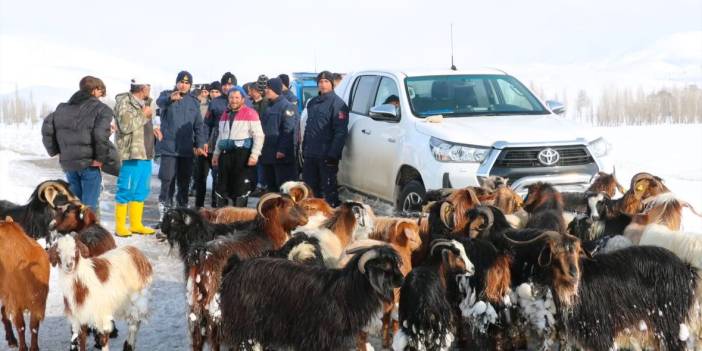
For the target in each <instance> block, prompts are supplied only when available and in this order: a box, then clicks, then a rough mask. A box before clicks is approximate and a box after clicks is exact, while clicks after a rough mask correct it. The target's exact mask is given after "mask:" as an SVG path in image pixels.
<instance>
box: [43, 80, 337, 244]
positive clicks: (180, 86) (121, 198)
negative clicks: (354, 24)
mask: <svg viewBox="0 0 702 351" xmlns="http://www.w3.org/2000/svg"><path fill="white" fill-rule="evenodd" d="M336 82H338V75H336V76H335V74H332V73H331V72H329V71H323V72H321V73H319V74H318V76H317V85H318V89H319V94H318V96H316V97H314V98H312V99H311V100H310V101H309V102H308V103H307V106H306V108H307V116H308V118H307V121H306V127H305V130H304V133H301V130H300V117H299V115H298V108H297V98H296V97H295V95H294V94H293V92H292V91H291V90H290V89H289V87H290V78H289V77H288V75H286V74H281V75H279V76H277V77H274V78H270V79H269V78H268V77H267V76H265V75H260V76H259V77H258V79H257V80H256V81H255V82H251V83H247V84H244V85H243V86H239V85H238V84H237V79H236V76H234V75H233V74H232V73H230V72H226V73H225V74H224V75H223V76H222V78H221V79H220V81H215V82H212V83H211V84H204V85H202V86H200V87H199V88H198V89H192V87H193V76H192V74H190V73H189V72H187V71H181V72H179V73H178V75H177V77H176V83H175V87H174V89H172V90H166V91H163V92H161V93H160V94H159V96H158V98H157V99H156V105H157V107H158V109H157V110H156V111H154V109H153V107H152V104H153V100H152V98H151V85H150V84H149V83H146V82H143V81H140V80H138V79H132V80H131V84H130V86H129V91H127V92H124V93H121V94H118V95H117V96H116V98H115V101H116V103H115V106H114V109H112V108H110V107H109V106H107V105H106V104H104V103H103V102H102V101H101V100H100V99H101V98H103V97H104V96H105V95H106V94H107V91H106V87H105V84H104V83H103V81H102V80H100V79H99V78H96V77H92V76H86V77H84V78H83V79H81V81H80V83H79V90H78V91H77V92H76V93H75V94H74V95H73V96H72V97H71V98H70V99H69V100H68V102H66V103H62V104H59V106H58V107H57V108H56V110H55V111H54V112H53V113H51V114H50V115H49V116H47V117H46V118H45V120H44V124H43V126H42V136H43V142H44V146H45V148H46V150H47V152H48V153H49V155H50V156H54V155H59V161H60V164H61V167H62V168H63V170H64V173H65V174H66V178H67V180H68V182H69V184H70V188H71V191H72V192H74V193H75V194H76V195H77V196H78V197H79V198H80V199H81V201H82V202H83V203H84V204H86V205H87V206H89V207H90V208H91V209H92V210H93V211H95V212H96V213H99V206H98V205H99V194H100V192H101V189H102V188H101V184H102V174H101V172H102V171H104V172H106V173H109V174H112V175H116V176H118V180H117V192H116V194H115V202H116V205H115V232H116V234H117V235H118V236H123V237H125V236H130V235H132V234H142V235H149V234H153V233H154V232H155V231H154V230H153V229H152V228H149V227H146V226H144V225H143V223H142V216H143V210H144V201H145V200H146V198H147V197H148V195H149V190H150V182H151V172H152V167H153V159H154V157H155V156H156V155H159V156H160V166H159V172H158V177H159V179H160V180H161V189H160V193H159V197H158V201H159V212H160V213H161V215H162V214H163V213H164V212H165V211H167V210H168V209H169V208H171V207H172V206H174V197H175V205H176V206H178V207H187V206H188V190H189V188H190V183H191V177H192V178H193V179H194V182H193V183H194V189H195V193H196V194H195V195H196V196H195V207H196V208H199V207H203V206H204V202H205V193H206V180H207V177H208V174H209V173H210V170H211V171H212V179H213V189H212V190H213V191H212V203H211V205H212V206H213V207H222V206H229V205H233V206H242V207H243V206H246V205H247V203H248V197H249V196H250V195H251V194H252V193H256V192H259V193H260V192H264V191H278V190H279V187H280V185H281V184H283V183H284V182H286V181H289V180H296V179H299V178H300V175H301V177H302V180H304V181H305V182H306V183H307V184H309V185H310V186H311V187H312V190H313V191H314V193H315V194H316V195H318V196H320V197H323V198H325V199H326V201H327V202H329V203H330V204H331V205H332V206H336V205H338V204H339V196H338V192H337V183H336V177H337V172H338V165H339V160H340V159H341V156H342V150H343V148H344V144H345V140H346V134H347V128H348V112H349V110H348V107H347V105H346V104H345V103H344V101H343V100H342V99H341V98H339V97H338V96H337V95H336V94H335V93H334V84H335V83H336ZM113 120H114V123H113ZM113 131H114V133H115V144H112V142H111V141H110V140H109V138H110V136H111V134H112V132H113ZM299 156H301V158H302V160H303V166H302V169H300V168H299V163H298V162H297V160H298V158H299ZM127 217H129V226H128V225H127Z"/></svg>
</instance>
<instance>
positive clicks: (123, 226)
mask: <svg viewBox="0 0 702 351" xmlns="http://www.w3.org/2000/svg"><path fill="white" fill-rule="evenodd" d="M115 234H116V235H117V236H121V237H123V238H126V237H129V236H132V232H130V231H129V229H127V204H120V203H117V204H115Z"/></svg>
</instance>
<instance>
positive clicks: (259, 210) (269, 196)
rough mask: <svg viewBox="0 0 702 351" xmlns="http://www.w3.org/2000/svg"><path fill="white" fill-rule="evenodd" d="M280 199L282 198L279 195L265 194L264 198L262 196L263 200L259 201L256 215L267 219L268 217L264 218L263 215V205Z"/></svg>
mask: <svg viewBox="0 0 702 351" xmlns="http://www.w3.org/2000/svg"><path fill="white" fill-rule="evenodd" d="M279 197H282V196H281V195H280V194H278V193H268V194H263V196H261V198H260V199H259V200H258V205H256V213H258V215H259V216H261V217H263V218H266V216H264V215H263V213H262V212H261V208H262V207H263V205H264V204H265V203H266V202H267V201H269V200H272V199H277V198H279Z"/></svg>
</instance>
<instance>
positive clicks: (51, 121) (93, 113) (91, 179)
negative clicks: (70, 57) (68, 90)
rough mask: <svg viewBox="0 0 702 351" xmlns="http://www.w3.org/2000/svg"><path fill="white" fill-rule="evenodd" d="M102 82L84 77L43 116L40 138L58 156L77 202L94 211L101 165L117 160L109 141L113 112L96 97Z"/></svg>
mask: <svg viewBox="0 0 702 351" xmlns="http://www.w3.org/2000/svg"><path fill="white" fill-rule="evenodd" d="M105 93H106V89H105V84H104V83H103V82H102V80H100V79H99V78H95V77H91V76H86V77H83V79H81V80H80V90H79V91H78V92H76V93H75V94H73V96H71V99H70V100H68V102H67V103H62V104H59V105H58V107H57V108H56V111H54V112H53V113H51V114H50V115H49V116H47V117H46V119H44V124H43V125H42V128H41V133H42V137H43V138H42V141H43V143H44V147H45V148H46V151H47V152H48V153H49V155H50V156H55V155H59V161H60V163H61V168H63V171H64V172H65V173H66V178H67V179H68V183H69V184H70V188H71V191H72V192H73V193H74V194H76V196H78V198H80V201H81V202H83V203H84V204H86V205H87V206H89V207H90V209H92V210H93V211H94V212H96V213H97V211H98V202H99V198H100V189H101V185H102V174H101V173H100V169H101V167H103V165H104V164H113V163H114V162H115V161H117V162H119V160H118V159H116V158H117V155H116V153H112V154H111V153H110V150H111V149H112V148H113V145H112V143H111V142H110V140H109V138H110V133H111V132H110V124H111V123H112V119H113V118H114V113H113V112H112V109H110V108H109V107H108V106H107V105H105V104H103V103H102V102H100V100H98V98H100V97H103V96H105Z"/></svg>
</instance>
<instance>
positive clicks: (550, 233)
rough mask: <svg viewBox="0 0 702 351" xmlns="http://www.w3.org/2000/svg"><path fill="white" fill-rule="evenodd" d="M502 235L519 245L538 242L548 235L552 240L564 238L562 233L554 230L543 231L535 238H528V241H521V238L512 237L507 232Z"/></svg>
mask: <svg viewBox="0 0 702 351" xmlns="http://www.w3.org/2000/svg"><path fill="white" fill-rule="evenodd" d="M502 236H503V237H504V238H505V240H507V241H509V242H511V243H512V244H517V245H526V244H531V243H533V242H536V241H539V240H541V239H542V238H544V237H546V238H548V239H551V240H560V239H562V235H561V234H560V233H558V232H554V231H547V232H543V233H542V234H540V235H539V236H537V237H535V238H533V239H530V240H527V241H520V240H514V239H510V238H509V237H508V236H507V235H506V234H503V235H502Z"/></svg>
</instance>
